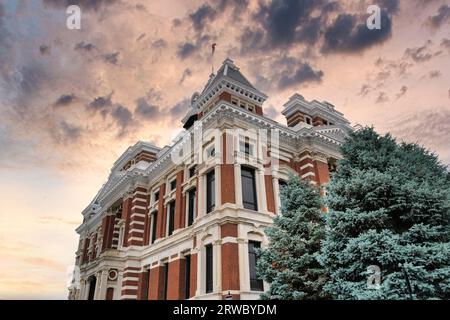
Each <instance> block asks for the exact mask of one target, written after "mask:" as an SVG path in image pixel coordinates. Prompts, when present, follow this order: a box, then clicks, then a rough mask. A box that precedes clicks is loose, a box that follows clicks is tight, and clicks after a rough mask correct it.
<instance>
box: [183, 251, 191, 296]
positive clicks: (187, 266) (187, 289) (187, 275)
mask: <svg viewBox="0 0 450 320" xmlns="http://www.w3.org/2000/svg"><path fill="white" fill-rule="evenodd" d="M185 259H186V261H185V269H184V271H185V272H184V277H185V281H184V284H185V287H184V298H185V299H189V297H190V291H191V256H190V255H187V256H186V257H185Z"/></svg>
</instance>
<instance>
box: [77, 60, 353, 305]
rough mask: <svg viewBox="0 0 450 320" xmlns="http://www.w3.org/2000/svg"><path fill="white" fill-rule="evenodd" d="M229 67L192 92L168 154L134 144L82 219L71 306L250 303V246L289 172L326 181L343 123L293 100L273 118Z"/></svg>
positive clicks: (255, 284) (258, 287)
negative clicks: (83, 302) (90, 302)
mask: <svg viewBox="0 0 450 320" xmlns="http://www.w3.org/2000/svg"><path fill="white" fill-rule="evenodd" d="M266 98H267V97H266V95H264V94H263V93H261V92H260V91H259V90H257V89H256V88H255V87H254V86H253V85H252V84H251V83H250V82H249V81H248V80H247V79H246V78H245V77H244V76H243V75H242V73H241V72H240V71H239V68H238V67H236V66H235V65H234V63H233V62H232V61H231V60H229V59H227V60H225V61H224V63H223V65H222V66H221V68H220V69H219V70H218V72H217V74H215V75H211V77H210V79H209V81H208V82H207V84H206V86H205V88H204V89H203V91H202V92H201V93H195V94H194V95H193V96H192V99H191V104H190V106H186V109H187V114H186V116H185V117H184V119H183V120H182V122H183V127H184V131H183V134H182V135H180V136H179V137H178V138H177V139H175V140H174V142H173V144H172V145H171V146H166V147H164V148H158V147H156V146H153V145H151V144H149V143H146V142H138V143H136V144H135V145H134V146H132V147H130V148H128V150H126V152H125V153H124V154H123V155H122V156H121V157H120V158H119V159H118V160H117V161H116V162H115V164H114V166H113V168H112V170H111V174H110V176H109V178H108V181H107V182H106V184H105V185H104V186H103V187H102V188H101V190H100V191H99V192H98V194H97V195H96V196H95V198H94V199H93V201H92V202H91V204H90V205H89V206H88V207H87V208H86V209H85V210H84V211H83V213H82V214H83V223H82V224H81V225H80V226H79V227H78V228H77V232H78V233H79V235H80V241H79V247H78V250H77V252H76V267H77V268H76V269H77V271H78V272H76V273H75V277H74V280H73V283H72V285H71V286H70V288H69V298H70V299H151V300H158V299H223V298H224V297H225V296H226V295H231V296H232V297H233V299H257V298H258V297H259V294H260V293H261V291H262V290H264V289H267V284H265V283H263V282H262V281H260V280H258V279H257V277H256V275H255V260H256V256H255V253H254V251H255V249H256V248H258V247H265V246H266V245H267V238H266V236H265V234H264V228H265V227H267V226H269V225H270V224H271V223H272V218H273V217H274V216H275V215H277V214H279V213H280V212H279V206H280V199H279V190H280V186H282V184H283V183H285V181H286V180H287V178H288V175H289V173H293V174H297V175H299V176H300V177H302V178H303V179H308V180H310V181H311V183H313V184H316V185H324V184H326V183H327V182H328V180H329V173H330V171H332V170H334V169H335V166H336V164H335V163H336V159H338V158H339V146H340V144H341V143H342V142H343V139H344V138H345V136H346V135H347V133H348V132H349V130H351V128H350V126H349V122H348V121H347V120H346V119H345V118H344V117H343V115H342V114H341V113H340V112H338V111H336V110H335V108H334V106H333V105H331V104H330V103H327V102H318V101H306V100H305V99H304V98H303V97H302V96H301V95H299V94H295V95H293V96H292V97H291V98H290V99H289V101H288V102H287V103H286V104H285V105H284V110H283V112H282V114H283V115H284V116H285V117H286V121H287V126H286V125H283V124H280V123H278V122H276V121H274V120H272V119H270V118H268V117H267V116H265V115H264V112H263V103H264V101H265V100H266Z"/></svg>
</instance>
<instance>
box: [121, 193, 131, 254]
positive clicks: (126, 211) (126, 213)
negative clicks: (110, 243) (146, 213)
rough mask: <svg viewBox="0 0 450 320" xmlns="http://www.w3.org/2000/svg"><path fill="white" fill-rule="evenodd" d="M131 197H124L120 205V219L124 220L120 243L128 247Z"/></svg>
mask: <svg viewBox="0 0 450 320" xmlns="http://www.w3.org/2000/svg"><path fill="white" fill-rule="evenodd" d="M131 200H132V199H131V198H126V199H125V200H124V201H123V205H122V219H124V220H125V230H124V233H123V234H124V237H123V243H122V245H123V246H124V247H128V231H129V230H130V212H131Z"/></svg>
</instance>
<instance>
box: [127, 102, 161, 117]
mask: <svg viewBox="0 0 450 320" xmlns="http://www.w3.org/2000/svg"><path fill="white" fill-rule="evenodd" d="M134 113H135V116H136V118H138V119H141V118H143V119H145V120H156V119H157V118H159V117H160V116H161V112H160V110H159V108H158V107H157V106H155V105H151V104H149V103H148V101H147V99H145V98H139V99H138V100H137V101H136V109H135V110H134Z"/></svg>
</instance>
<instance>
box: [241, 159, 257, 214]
mask: <svg viewBox="0 0 450 320" xmlns="http://www.w3.org/2000/svg"><path fill="white" fill-rule="evenodd" d="M245 173H250V176H245ZM244 178H247V179H251V187H252V189H253V192H252V194H253V199H252V200H253V202H250V201H246V200H248V199H246V197H245V194H246V193H245V191H244V189H246V188H245V186H244ZM241 189H242V206H243V207H244V208H245V209H248V210H253V211H258V191H257V189H256V169H254V168H252V167H248V166H241Z"/></svg>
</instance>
